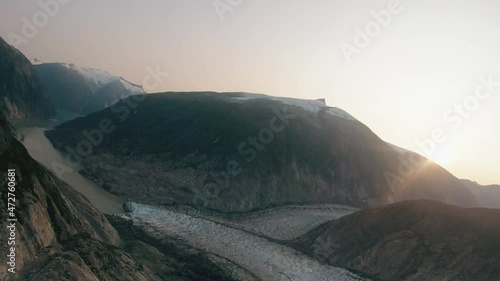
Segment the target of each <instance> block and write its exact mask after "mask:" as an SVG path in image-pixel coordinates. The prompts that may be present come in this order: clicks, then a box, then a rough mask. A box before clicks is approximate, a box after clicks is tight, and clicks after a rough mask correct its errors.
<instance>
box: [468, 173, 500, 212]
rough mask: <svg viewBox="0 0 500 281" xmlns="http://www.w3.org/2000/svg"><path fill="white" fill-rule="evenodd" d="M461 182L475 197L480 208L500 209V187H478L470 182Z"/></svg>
mask: <svg viewBox="0 0 500 281" xmlns="http://www.w3.org/2000/svg"><path fill="white" fill-rule="evenodd" d="M462 182H463V183H464V185H465V186H466V187H467V188H468V189H469V190H470V191H471V192H472V194H474V195H475V196H476V198H477V200H478V201H479V204H480V206H481V207H484V208H496V209H500V185H498V184H491V185H480V184H478V183H477V182H474V181H470V180H462Z"/></svg>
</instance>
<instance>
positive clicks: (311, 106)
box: [231, 93, 356, 121]
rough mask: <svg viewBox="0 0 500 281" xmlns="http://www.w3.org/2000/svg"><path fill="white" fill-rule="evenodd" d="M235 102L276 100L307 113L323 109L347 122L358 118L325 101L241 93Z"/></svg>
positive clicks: (235, 98)
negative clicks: (330, 105) (328, 104)
mask: <svg viewBox="0 0 500 281" xmlns="http://www.w3.org/2000/svg"><path fill="white" fill-rule="evenodd" d="M231 98H232V99H234V100H240V101H245V100H252V99H268V100H274V101H279V102H282V103H284V104H287V105H291V106H297V107H300V108H302V109H304V110H306V111H309V112H314V113H318V112H319V111H320V110H322V109H326V112H327V113H329V114H331V115H335V116H338V117H340V118H343V119H346V120H352V121H355V120H356V118H354V117H353V116H351V115H350V114H349V113H347V112H346V111H344V110H342V109H340V108H337V107H329V106H327V105H326V104H325V103H324V102H323V100H304V99H296V98H286V97H273V96H268V95H264V94H250V93H241V94H240V95H239V96H235V97H231Z"/></svg>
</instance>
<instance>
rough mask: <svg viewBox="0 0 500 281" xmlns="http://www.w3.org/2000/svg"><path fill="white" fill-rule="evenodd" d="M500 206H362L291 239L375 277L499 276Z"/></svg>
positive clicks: (438, 280)
mask: <svg viewBox="0 0 500 281" xmlns="http://www.w3.org/2000/svg"><path fill="white" fill-rule="evenodd" d="M499 237H500V210H496V209H480V208H477V209H463V208H460V207H456V206H452V205H446V204H442V203H438V202H434V201H428V200H415V201H406V202H400V203H395V204H391V205H387V206H383V207H379V208H375V209H366V210H362V211H359V212H357V213H354V214H351V215H348V216H345V217H342V218H341V219H338V220H335V221H331V222H328V223H326V224H324V225H322V226H320V227H318V228H316V229H314V230H312V231H311V232H309V233H308V234H306V235H304V236H302V237H300V238H298V239H296V240H294V241H292V242H291V243H290V244H291V245H292V246H293V247H295V248H296V249H298V250H300V251H302V252H304V253H306V254H308V255H310V256H311V257H314V258H316V259H317V260H319V261H322V262H324V263H326V264H335V265H338V266H342V267H346V268H349V269H352V270H354V271H358V272H362V273H365V274H367V275H368V276H370V277H372V278H374V279H379V280H394V281H395V280H407V281H410V280H412V281H413V280H414V281H417V280H418V281H420V280H429V281H430V280H435V281H448V280H449V281H452V280H453V281H455V280H460V281H465V280H470V281H477V280H482V281H489V280H491V281H496V280H500V239H499Z"/></svg>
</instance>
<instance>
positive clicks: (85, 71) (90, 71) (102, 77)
mask: <svg viewBox="0 0 500 281" xmlns="http://www.w3.org/2000/svg"><path fill="white" fill-rule="evenodd" d="M62 65H63V66H64V67H66V68H68V69H71V70H75V71H77V72H79V73H80V74H82V75H83V76H84V77H85V78H86V79H87V80H89V81H91V82H93V83H95V84H96V85H97V86H98V88H101V87H103V86H105V85H107V84H109V83H111V82H115V81H120V82H121V84H122V85H123V86H124V87H125V89H127V90H128V91H130V92H131V93H132V94H134V95H137V94H145V93H146V92H145V91H144V90H143V89H142V87H140V86H137V85H134V84H132V83H130V82H128V81H127V80H125V79H123V78H121V77H116V76H114V75H112V74H109V73H108V72H107V71H103V70H99V69H94V68H86V67H79V66H77V65H75V64H73V63H71V64H67V63H63V64H62Z"/></svg>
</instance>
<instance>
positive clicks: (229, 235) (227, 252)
mask: <svg viewBox="0 0 500 281" xmlns="http://www.w3.org/2000/svg"><path fill="white" fill-rule="evenodd" d="M132 211H133V212H132V213H131V214H129V215H130V216H131V217H132V219H133V220H134V223H135V224H139V225H142V226H143V227H144V228H145V229H147V231H149V232H150V233H154V234H155V235H159V236H162V235H168V236H174V237H177V238H180V239H183V240H185V241H186V242H187V243H189V244H190V245H192V246H193V247H195V248H198V249H201V250H204V251H206V252H208V253H211V254H214V255H217V256H220V257H222V258H225V259H228V260H230V261H232V262H234V263H235V264H237V265H239V266H240V267H242V268H244V269H246V270H247V271H249V272H251V273H252V274H253V275H254V276H256V277H257V278H259V279H260V280H266V281H275V280H276V281H284V280H289V281H295V280H297V281H299V280H300V281H338V280H339V281H340V280H341V281H350V280H366V279H363V278H361V277H358V276H356V275H355V274H353V273H352V272H349V271H347V270H345V269H342V268H337V267H333V266H326V265H322V264H320V263H319V262H317V261H315V260H313V259H311V258H309V257H307V256H305V255H303V254H302V253H299V252H297V251H295V250H293V249H291V248H289V247H286V246H283V245H280V244H277V243H274V242H271V241H269V240H267V239H265V238H262V237H259V236H256V235H253V234H251V233H248V232H245V231H243V230H239V229H235V228H232V227H228V226H225V225H222V224H219V223H216V222H213V221H209V220H206V219H202V218H196V217H192V216H189V215H187V214H183V213H177V212H173V211H170V210H165V209H160V208H155V207H151V206H147V205H141V204H135V205H134V208H132Z"/></svg>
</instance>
